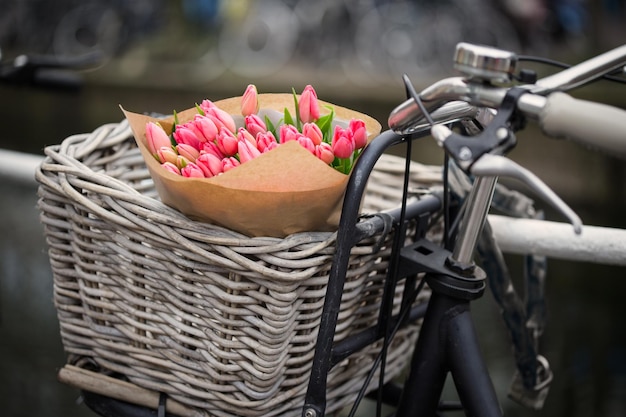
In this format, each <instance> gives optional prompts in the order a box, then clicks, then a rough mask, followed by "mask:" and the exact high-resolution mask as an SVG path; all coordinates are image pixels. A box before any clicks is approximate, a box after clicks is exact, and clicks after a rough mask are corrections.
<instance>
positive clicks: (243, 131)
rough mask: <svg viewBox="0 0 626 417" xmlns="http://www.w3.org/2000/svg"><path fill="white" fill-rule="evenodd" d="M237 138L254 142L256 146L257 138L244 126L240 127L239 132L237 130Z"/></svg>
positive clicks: (253, 144)
mask: <svg viewBox="0 0 626 417" xmlns="http://www.w3.org/2000/svg"><path fill="white" fill-rule="evenodd" d="M237 140H238V141H239V142H241V141H242V140H247V141H248V142H250V144H252V146H254V147H255V148H256V138H255V137H254V136H252V134H251V133H250V132H248V131H247V130H246V129H244V128H243V127H240V128H239V132H237Z"/></svg>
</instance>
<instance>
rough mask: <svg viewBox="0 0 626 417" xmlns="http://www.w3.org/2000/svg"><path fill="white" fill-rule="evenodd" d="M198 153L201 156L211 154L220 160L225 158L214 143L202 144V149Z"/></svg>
mask: <svg viewBox="0 0 626 417" xmlns="http://www.w3.org/2000/svg"><path fill="white" fill-rule="evenodd" d="M235 140H237V139H236V138H235ZM200 153H201V154H203V153H211V154H213V155H215V156H217V157H218V158H220V159H222V158H223V157H224V156H226V155H224V152H222V151H221V150H220V148H219V146H217V143H215V142H204V143H203V144H202V149H200ZM235 153H236V151H235Z"/></svg>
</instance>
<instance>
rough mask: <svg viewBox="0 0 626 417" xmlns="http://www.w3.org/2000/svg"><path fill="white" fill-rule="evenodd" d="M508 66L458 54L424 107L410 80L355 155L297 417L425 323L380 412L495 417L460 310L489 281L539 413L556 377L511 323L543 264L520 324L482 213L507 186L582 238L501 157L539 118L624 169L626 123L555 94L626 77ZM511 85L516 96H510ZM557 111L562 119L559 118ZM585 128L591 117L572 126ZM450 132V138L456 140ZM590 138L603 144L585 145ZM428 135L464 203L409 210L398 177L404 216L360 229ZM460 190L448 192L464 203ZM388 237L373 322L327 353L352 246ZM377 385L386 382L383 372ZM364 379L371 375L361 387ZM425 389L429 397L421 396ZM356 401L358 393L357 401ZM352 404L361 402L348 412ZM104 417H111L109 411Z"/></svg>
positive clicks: (523, 392)
mask: <svg viewBox="0 0 626 417" xmlns="http://www.w3.org/2000/svg"><path fill="white" fill-rule="evenodd" d="M517 60H518V57H517V56H516V55H515V54H512V53H510V52H506V51H500V50H496V49H493V48H488V47H480V46H476V45H469V44H460V45H459V46H458V47H457V53H456V58H455V63H456V65H457V68H458V69H460V70H462V71H464V72H465V74H466V77H455V78H449V79H445V80H442V81H440V82H438V83H435V84H434V85H432V86H431V87H429V88H427V89H425V90H423V91H422V92H421V93H419V94H418V93H416V92H415V91H414V89H413V87H412V85H411V83H410V81H409V80H408V78H405V85H406V88H407V96H408V99H407V101H406V102H405V103H403V104H402V105H400V106H399V107H398V108H396V109H395V110H394V111H393V112H392V113H391V115H390V118H389V126H390V128H391V129H390V130H388V131H386V132H384V133H382V134H381V135H380V136H379V137H378V138H376V139H375V140H374V141H373V142H372V143H371V144H370V145H369V146H368V148H367V150H366V151H365V152H364V153H363V154H362V155H361V157H360V159H359V161H358V163H357V165H356V166H355V168H354V169H355V171H354V172H353V174H352V176H351V178H350V182H349V184H348V189H347V190H348V191H347V194H346V195H347V196H348V197H347V198H346V199H345V200H344V206H343V210H342V217H341V221H340V226H339V233H338V238H337V251H336V253H335V254H334V257H333V262H332V267H331V270H330V278H329V286H328V289H327V292H326V296H325V299H324V313H323V315H322V321H321V323H320V328H319V333H318V336H317V343H316V345H315V353H314V357H313V366H312V368H311V369H312V370H311V375H310V378H309V385H308V389H307V393H306V397H305V404H304V406H303V410H302V416H304V417H321V416H324V415H325V412H326V411H325V406H326V400H325V393H326V377H327V375H328V373H329V372H330V371H331V370H332V368H333V366H334V365H336V364H337V363H339V362H340V361H341V360H342V359H345V358H347V357H349V356H350V355H351V354H353V353H354V352H356V351H358V350H359V349H361V348H363V347H364V346H366V345H368V344H371V343H373V342H375V341H380V340H383V345H384V347H386V346H388V345H389V343H390V340H391V339H392V336H393V334H394V333H395V331H396V330H397V329H398V328H399V327H400V326H401V325H403V324H405V323H406V322H407V320H417V319H420V318H421V319H422V320H423V322H422V328H421V331H420V334H419V338H418V342H417V345H416V348H415V352H414V356H413V361H412V364H411V366H410V369H409V375H408V378H407V380H406V382H405V383H404V385H403V393H399V392H398V390H397V388H394V386H393V385H385V386H384V388H383V389H381V390H379V392H378V394H377V396H378V399H379V403H382V402H383V400H385V401H391V402H397V406H398V410H397V412H396V415H397V416H405V415H406V416H408V415H435V414H436V413H437V412H438V411H439V410H443V409H450V408H453V409H463V410H465V411H466V413H467V414H468V415H484V416H498V415H501V410H500V407H499V403H498V399H497V397H496V395H495V391H494V389H493V385H492V383H491V380H490V377H489V374H488V370H487V368H486V366H485V364H484V363H483V361H482V359H481V358H482V357H481V354H480V352H479V348H478V341H477V338H476V334H475V331H474V328H473V324H472V321H471V313H470V308H469V307H470V304H471V302H472V301H474V300H476V299H478V298H479V297H481V296H482V294H483V293H484V291H485V289H486V286H487V276H488V275H489V276H490V279H491V280H495V281H496V282H495V285H494V286H493V288H492V289H494V290H495V291H496V295H499V296H502V297H503V296H505V295H506V296H511V299H509V300H508V301H507V300H505V299H504V297H503V300H504V301H503V302H502V307H503V308H504V309H505V312H506V313H508V314H509V316H507V317H505V321H506V322H507V325H508V326H509V330H510V331H511V333H512V336H513V341H514V343H513V345H514V347H515V349H516V359H517V365H518V367H519V374H518V376H517V377H516V381H515V383H514V387H513V388H514V389H513V394H514V395H516V396H517V398H518V400H520V401H522V402H526V403H527V404H528V405H530V406H531V407H540V406H541V404H542V402H543V400H544V399H545V395H546V394H547V388H548V386H549V382H550V380H551V379H552V378H553V376H552V373H551V371H550V368H549V365H548V363H547V361H546V360H545V358H543V357H542V356H541V355H540V354H539V353H538V352H537V349H536V343H537V338H538V337H539V335H540V333H541V329H540V328H527V327H526V325H525V324H524V325H521V326H520V325H519V322H515V320H514V319H515V318H520V317H526V318H527V317H531V316H533V317H536V316H539V315H540V311H539V310H538V309H540V307H541V305H540V304H541V301H542V300H541V294H540V292H541V285H542V283H541V278H540V275H541V271H540V269H541V266H540V263H541V259H534V260H533V261H534V262H535V265H536V266H537V267H538V268H539V272H535V275H532V274H531V276H530V278H529V280H531V284H532V285H531V286H532V288H533V289H534V290H536V291H537V293H536V294H535V295H536V297H537V298H536V299H535V301H536V302H537V304H534V305H532V306H531V307H532V308H531V309H530V310H528V311H524V309H523V308H520V305H519V302H518V300H517V299H516V296H515V294H510V293H507V292H506V291H509V289H510V288H509V282H508V281H507V277H506V273H505V272H503V268H504V266H503V264H502V259H501V257H500V253H499V251H498V249H497V246H496V245H495V242H494V241H493V239H492V238H490V235H489V233H486V232H484V231H487V232H488V230H489V227H488V226H486V219H487V214H488V211H489V207H490V206H491V203H492V200H493V198H494V192H495V190H496V185H497V177H499V176H511V177H515V178H517V179H520V180H522V181H523V182H525V183H526V184H527V185H528V186H530V188H531V189H532V190H533V191H535V192H536V193H537V194H538V195H539V196H540V197H542V198H544V199H546V200H547V201H548V202H549V203H551V204H552V205H553V206H554V207H555V208H556V209H557V210H558V211H559V212H561V213H562V214H563V215H564V216H565V217H567V218H568V220H570V222H571V223H572V225H573V229H574V232H576V233H580V231H581V228H582V223H581V221H580V219H579V218H578V216H577V215H576V214H575V213H574V212H573V211H572V210H571V209H569V207H568V206H567V205H566V204H565V203H564V202H563V201H562V200H561V199H560V198H559V197H558V196H557V195H556V194H554V193H553V192H552V191H551V190H550V189H549V188H548V187H547V186H546V185H545V184H544V183H543V182H541V181H540V180H539V179H538V178H537V177H536V176H534V175H533V174H532V173H530V172H529V171H528V170H526V169H524V168H522V167H521V166H519V165H517V164H515V163H513V162H512V161H510V160H508V159H506V158H505V157H504V156H503V155H504V154H506V153H507V152H508V151H510V150H511V149H512V148H513V147H514V145H515V136H514V131H516V130H519V129H522V128H523V127H524V122H525V119H527V118H530V119H532V118H539V120H540V123H541V124H542V125H543V126H544V128H545V129H546V131H547V133H548V134H550V135H552V136H559V135H567V136H572V137H573V138H574V139H575V140H577V141H579V142H582V143H584V144H586V145H593V146H597V147H600V148H604V149H606V150H609V151H611V152H614V153H615V154H618V155H620V156H622V157H624V156H625V155H626V141H624V140H623V135H621V132H623V131H625V128H626V125H625V123H626V117H625V116H626V113H625V112H624V111H622V110H618V109H615V108H609V107H606V106H603V105H600V104H596V103H587V102H583V101H580V100H574V99H572V98H570V97H569V96H566V95H564V93H555V94H552V93H553V92H555V91H557V90H568V89H570V88H574V87H577V86H579V85H581V84H583V83H586V82H588V81H591V80H592V79H595V78H597V77H598V76H600V75H603V74H605V73H611V72H613V71H614V70H615V69H616V68H619V67H621V66H623V65H624V62H625V61H626V47H621V48H617V49H616V50H614V51H611V52H609V53H606V54H603V55H600V56H598V57H596V58H593V59H591V60H589V61H586V62H585V63H582V64H579V65H577V66H575V67H572V68H570V69H568V70H565V71H563V72H561V73H559V74H557V75H555V76H551V77H548V78H545V79H542V80H535V79H534V78H533V76H532V74H529V73H527V72H522V73H521V74H516V66H515V64H516V62H517ZM518 75H519V80H518V81H519V82H520V85H517V86H513V87H509V86H508V85H510V84H513V83H512V81H513V79H514V78H515V77H517V76H518ZM546 96H547V97H546ZM490 109H495V110H497V111H492V110H490ZM555 109H556V110H558V111H565V112H569V113H567V114H566V115H565V116H563V115H562V114H559V113H556V112H555ZM587 112H589V113H590V115H587ZM572 116H576V117H572ZM582 116H587V117H585V119H584V120H581V119H582ZM583 124H585V125H588V126H590V128H589V130H581V126H582V125H583ZM607 126H609V127H608V128H607ZM450 127H454V128H456V129H459V130H460V131H461V133H456V132H455V131H453V130H452V129H451V128H450ZM590 133H594V134H599V135H601V136H600V137H592V135H590ZM429 135H432V136H433V137H434V139H435V140H436V141H437V142H438V143H439V144H440V145H441V146H442V147H443V148H444V149H445V151H446V154H447V155H449V157H450V161H449V163H446V164H445V165H444V167H445V168H448V167H449V166H450V168H448V169H449V171H446V175H445V176H446V179H448V178H449V176H459V177H463V174H462V173H465V174H470V175H471V176H475V177H476V180H475V181H473V182H472V183H470V186H471V191H470V193H469V196H468V197H466V198H464V202H463V203H461V202H460V201H456V199H455V198H452V196H451V190H450V189H448V188H446V189H444V190H443V192H442V193H441V194H438V193H435V194H431V195H427V196H422V197H421V198H419V199H418V200H417V202H414V203H410V202H409V200H408V197H409V194H410V193H409V190H408V180H407V178H408V177H405V180H404V183H403V190H402V191H403V192H402V195H403V200H402V205H401V207H400V208H399V209H398V210H395V211H393V212H388V213H384V214H381V215H380V216H375V217H374V218H372V219H369V220H366V221H365V222H360V221H359V203H360V201H361V197H362V195H363V192H364V189H365V186H366V180H367V178H368V176H369V174H370V173H371V171H372V169H373V166H374V164H375V163H376V161H377V160H378V159H379V158H380V157H381V155H382V154H383V153H384V152H385V151H386V150H387V149H389V148H390V147H392V146H395V145H399V144H405V145H406V147H407V155H410V148H411V142H412V141H413V140H415V139H419V138H423V137H426V136H429ZM405 159H406V163H407V166H406V168H409V166H410V158H408V157H407V158H405ZM407 171H408V170H407ZM406 175H408V172H407V174H406ZM446 183H447V181H446ZM458 188H459V187H457V189H456V190H455V191H459V189H458ZM459 194H461V193H459ZM440 215H441V216H443V217H444V218H445V230H444V244H443V245H442V246H440V245H437V244H433V242H430V241H429V240H427V239H425V238H424V236H425V233H426V231H427V230H428V228H429V224H430V222H431V221H432V219H433V218H436V216H440ZM415 219H417V220H416V221H417V224H418V227H417V230H416V231H415V235H416V236H417V240H416V241H415V243H413V244H411V245H408V246H404V244H403V242H404V241H405V237H406V236H405V232H406V227H407V226H406V225H407V221H408V220H412V221H415ZM452 219H454V220H452ZM364 223H367V224H364ZM372 225H373V226H372ZM388 227H393V228H394V229H395V230H396V231H397V232H396V234H395V238H394V239H395V240H394V243H393V247H392V254H393V256H392V258H391V261H390V266H389V271H390V272H389V276H388V278H387V280H386V281H385V289H384V293H383V297H382V300H381V310H380V314H379V320H378V323H377V325H375V326H373V327H372V328H370V329H368V330H366V331H363V332H362V333H359V334H358V335H357V336H356V337H354V338H351V339H349V340H345V341H342V342H341V343H338V344H336V343H333V337H334V334H335V330H336V320H337V314H338V308H339V303H340V302H341V295H342V292H343V285H344V280H345V276H346V268H347V262H348V258H349V256H350V250H351V249H352V247H353V246H354V244H355V242H356V241H358V240H359V239H361V238H362V237H363V236H367V235H368V233H371V231H372V230H374V229H376V230H379V229H380V228H388ZM476 248H478V250H479V252H481V253H482V255H483V256H484V257H485V260H484V264H483V266H482V268H481V267H479V266H477V265H476V263H475V262H474V260H473V254H474V252H475V250H476ZM487 255H489V256H487ZM483 268H484V269H483ZM485 271H486V272H488V274H486V273H485ZM491 273H493V275H491ZM400 281H403V282H404V288H405V290H404V294H403V300H402V306H403V308H402V310H401V311H400V313H398V314H396V315H393V314H391V302H392V300H393V294H394V292H395V286H396V284H397V283H398V282H400ZM426 284H427V285H428V287H429V288H430V289H431V291H432V295H431V297H430V301H429V303H428V307H427V308H426V307H425V306H423V305H420V306H418V307H416V308H411V307H412V300H413V299H414V297H416V296H417V295H418V294H419V292H420V291H421V290H423V288H424V286H425V285H426ZM490 284H491V283H490ZM535 324H537V323H535ZM538 325H539V326H540V325H541V323H538ZM385 352H386V349H385V348H383V349H382V350H381V353H380V356H379V357H378V359H377V360H376V361H375V363H374V366H373V367H372V369H373V370H375V369H376V368H377V367H378V366H379V365H380V366H382V367H383V368H384V364H385V362H386V361H385V354H386V353H385ZM448 373H450V374H451V375H452V376H453V379H454V380H455V383H456V386H457V391H458V394H459V398H460V401H461V402H460V404H453V405H451V404H447V403H444V404H440V394H441V390H442V388H443V384H444V382H445V378H446V376H447V375H448ZM381 374H384V372H382V371H381ZM372 376H373V372H372V374H371V375H370V378H371V377H372ZM381 378H384V377H382V376H381ZM381 381H383V380H382V379H381ZM424 381H428V382H429V384H428V385H427V386H425V385H424ZM368 382H369V378H368ZM380 385H381V386H382V385H383V384H382V383H381V384H380ZM365 386H367V383H366V384H365ZM362 395H364V391H363V393H361V394H360V395H359V398H360V397H361V396H362ZM113 403H114V401H112V400H109V399H107V398H104V397H98V396H95V397H94V399H93V402H92V405H95V406H96V407H97V406H98V405H100V406H102V407H110V406H111V404H113ZM165 404H166V401H165V399H164V398H162V401H161V404H160V405H159V407H158V413H159V414H160V415H164V413H165V409H166V405H165ZM356 404H358V399H357V401H356V402H355V408H353V410H355V409H356ZM121 407H122V408H120V409H117V410H116V411H115V412H116V413H118V415H121V414H127V415H138V414H137V413H139V411H138V410H137V409H136V408H132V409H126V411H124V410H125V409H124V408H123V406H121ZM99 410H100V412H101V413H106V410H105V409H104V408H100V409H99ZM353 413H354V411H353V412H352V414H353ZM105 415H106V414H105Z"/></svg>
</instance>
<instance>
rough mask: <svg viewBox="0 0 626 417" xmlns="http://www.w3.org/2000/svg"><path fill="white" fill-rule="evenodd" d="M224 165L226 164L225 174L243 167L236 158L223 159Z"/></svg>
mask: <svg viewBox="0 0 626 417" xmlns="http://www.w3.org/2000/svg"><path fill="white" fill-rule="evenodd" d="M222 163H223V164H224V172H227V171H230V170H231V169H233V168H236V167H238V166H239V165H241V163H240V162H239V161H238V160H237V158H235V157H234V156H231V157H229V158H224V159H222Z"/></svg>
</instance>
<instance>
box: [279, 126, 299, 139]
mask: <svg viewBox="0 0 626 417" xmlns="http://www.w3.org/2000/svg"><path fill="white" fill-rule="evenodd" d="M278 135H279V138H280V143H285V142H289V141H290V140H296V139H298V135H300V132H298V129H297V128H296V127H295V126H293V125H281V126H280V128H279V131H278Z"/></svg>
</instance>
